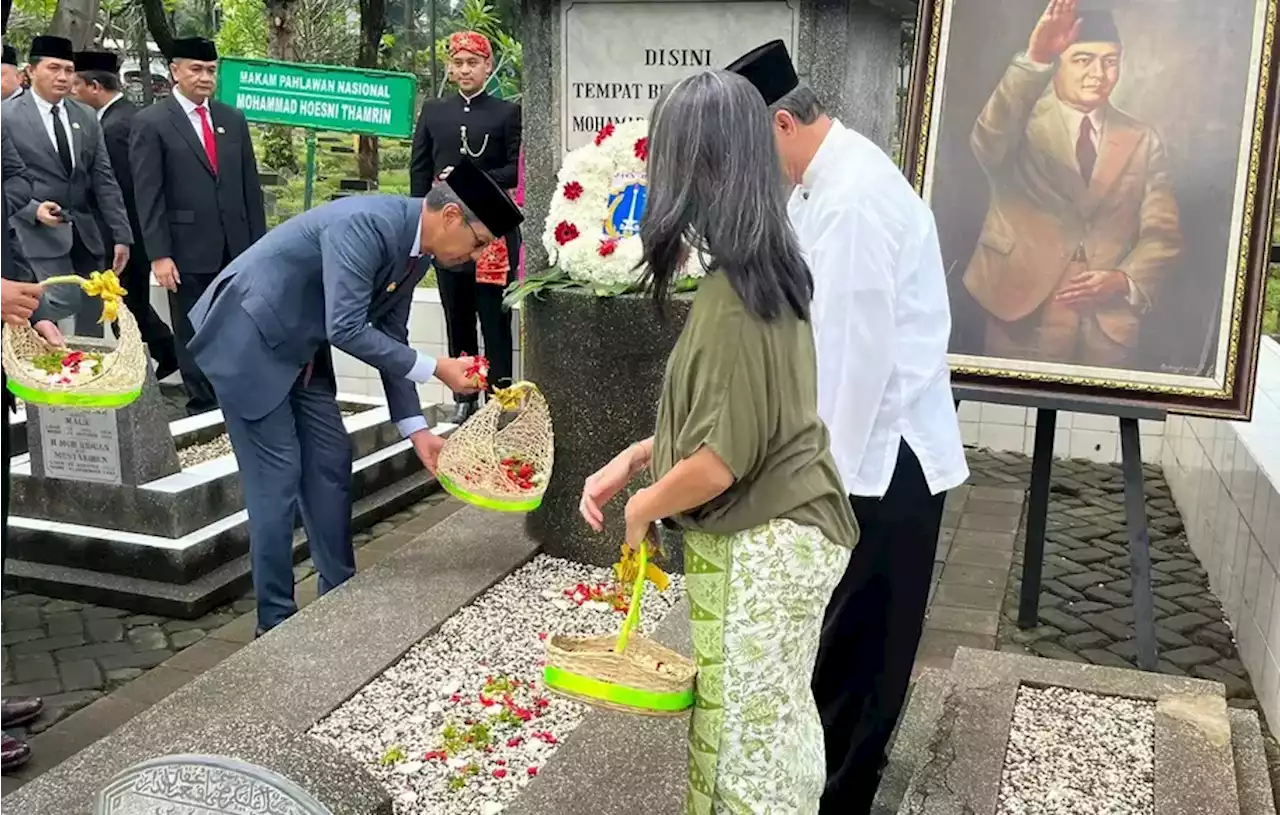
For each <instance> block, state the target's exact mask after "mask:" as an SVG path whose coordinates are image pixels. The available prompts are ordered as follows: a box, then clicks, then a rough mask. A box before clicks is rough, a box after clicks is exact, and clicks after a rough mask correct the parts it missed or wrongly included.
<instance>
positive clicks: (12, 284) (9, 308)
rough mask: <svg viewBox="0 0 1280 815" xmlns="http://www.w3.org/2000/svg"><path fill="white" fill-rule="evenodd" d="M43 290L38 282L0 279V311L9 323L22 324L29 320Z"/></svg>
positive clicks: (38, 303)
mask: <svg viewBox="0 0 1280 815" xmlns="http://www.w3.org/2000/svg"><path fill="white" fill-rule="evenodd" d="M43 293H44V290H43V289H42V288H40V285H39V284H38V283H19V282H18V281H16V280H0V312H2V313H3V318H4V321H5V322H6V323H9V324H10V325H17V326H23V325H26V324H27V323H28V321H30V320H31V312H33V311H35V310H36V306H38V305H40V295H42V294H43Z"/></svg>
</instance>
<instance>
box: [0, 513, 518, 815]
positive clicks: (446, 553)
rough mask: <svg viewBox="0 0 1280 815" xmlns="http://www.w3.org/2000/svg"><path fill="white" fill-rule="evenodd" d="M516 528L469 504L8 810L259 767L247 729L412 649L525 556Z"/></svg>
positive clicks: (274, 721) (87, 800)
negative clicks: (147, 768) (162, 776)
mask: <svg viewBox="0 0 1280 815" xmlns="http://www.w3.org/2000/svg"><path fill="white" fill-rule="evenodd" d="M522 526H523V524H522V522H521V520H520V519H519V518H518V517H507V516H498V515H494V514H492V513H486V512H482V511H480V510H477V509H471V508H468V509H464V510H461V511H459V512H457V513H455V514H454V515H453V516H451V517H450V518H448V519H447V520H445V521H442V522H441V523H440V524H438V525H437V526H435V527H433V528H432V530H431V531H430V533H428V534H423V535H421V536H419V537H417V538H416V539H415V540H414V541H413V542H411V543H408V544H406V545H405V547H404V548H403V549H401V550H400V551H398V552H395V553H394V554H392V555H389V556H388V557H387V558H386V559H384V560H383V561H381V562H380V563H378V564H377V565H376V566H373V567H372V568H369V569H366V570H362V571H361V572H360V573H358V574H357V575H356V576H355V577H354V578H352V580H351V581H349V582H348V583H346V584H345V585H343V586H342V587H340V588H338V589H337V590H335V591H332V592H330V593H328V594H326V595H325V596H323V597H321V598H319V599H318V600H316V601H315V602H314V603H312V604H311V605H309V606H307V607H306V608H304V609H303V610H302V611H300V612H299V613H298V614H297V615H295V616H294V617H292V618H291V619H290V620H289V621H287V622H286V623H285V624H284V625H282V626H280V627H279V628H276V629H274V630H272V631H271V632H270V633H269V634H267V635H266V636H264V637H261V638H259V639H257V640H254V641H253V642H252V643H250V644H249V645H247V646H245V647H244V648H243V649H241V650H240V651H239V652H238V653H236V654H235V655H233V656H231V657H229V658H228V659H227V660H226V661H224V662H222V663H221V664H219V665H218V666H217V667H216V668H214V669H213V670H211V671H209V672H208V673H206V674H204V675H202V676H201V677H199V678H198V679H196V680H194V681H193V682H191V683H190V684H188V685H186V686H185V687H183V688H181V689H180V690H178V691H176V692H174V693H173V694H172V695H170V696H168V697H167V698H165V699H163V700H161V701H160V702H158V703H157V704H156V705H155V706H153V707H151V708H149V709H148V710H146V711H145V712H143V713H141V714H139V715H138V716H136V717H134V718H132V719H131V720H129V721H128V722H126V723H125V724H123V725H121V726H120V727H119V728H118V729H116V730H115V731H114V732H112V733H111V734H110V735H108V736H106V737H105V738H103V739H101V740H100V741H97V742H95V743H94V744H92V745H90V746H89V747H87V748H85V749H84V750H82V751H80V752H79V753H76V754H75V755H73V756H72V757H71V758H69V759H67V760H66V761H64V762H62V763H61V764H59V765H58V766H56V767H53V768H52V769H50V770H48V771H47V772H45V773H43V774H42V775H40V776H39V777H38V778H36V779H35V780H33V781H31V782H30V783H28V784H26V785H25V786H23V787H21V788H20V789H18V790H17V791H16V792H14V793H12V794H10V795H7V796H6V797H5V801H4V803H5V808H6V810H8V809H9V807H12V808H13V809H12V811H13V812H21V813H23V815H68V813H83V812H87V811H89V809H90V806H91V804H92V799H93V796H94V795H95V794H96V792H97V791H98V790H100V789H102V788H103V787H104V786H105V785H106V784H107V783H108V781H109V780H110V779H111V778H113V777H114V776H115V775H116V774H118V773H120V772H122V771H124V770H125V769H127V768H128V767H130V766H132V765H134V764H136V763H138V762H141V761H145V760H148V759H152V758H158V757H161V756H165V755H169V754H173V753H211V754H218V755H231V756H232V757H237V758H245V757H246V756H247V757H249V758H248V760H250V761H255V762H256V763H263V764H265V763H266V759H255V758H253V757H252V755H253V754H251V753H250V751H249V748H247V747H245V746H244V745H245V744H246V742H245V741H244V739H246V738H247V736H246V734H253V733H256V732H259V731H261V730H263V729H264V728H268V727H274V728H277V729H278V730H279V731H281V732H283V733H285V734H288V735H290V736H293V735H298V736H301V735H302V734H304V733H305V732H306V731H307V730H308V729H310V727H311V726H312V725H314V724H315V723H316V722H317V721H319V720H320V719H321V718H322V717H323V716H325V715H326V714H328V713H329V711H331V710H333V709H334V708H335V707H337V706H338V705H339V704H341V703H342V702H343V701H345V700H346V699H348V698H350V697H351V695H352V694H354V693H355V692H356V691H358V690H359V689H360V688H362V687H364V685H365V684H367V683H368V682H369V680H370V679H372V678H374V677H375V676H378V675H380V674H381V673H382V672H383V671H385V670H386V669H387V667H388V666H390V665H391V664H393V663H394V662H396V661H397V660H398V659H400V657H401V656H402V655H403V654H404V652H405V651H406V650H408V648H409V647H410V646H412V645H413V644H414V643H416V642H418V641H419V640H421V639H422V638H423V637H425V636H426V635H427V634H429V633H431V632H432V631H434V630H435V629H436V628H437V627H439V625H440V623H442V622H443V621H444V620H445V619H447V618H448V617H449V616H451V615H452V614H454V613H455V612H456V611H457V610H458V609H460V608H461V607H463V606H464V605H466V604H467V603H469V602H471V601H472V600H474V599H475V598H476V597H478V596H479V595H480V594H482V593H483V592H484V591H486V590H487V589H488V588H489V587H490V586H492V585H493V584H494V583H496V582H498V581H499V580H501V579H502V578H504V577H506V576H507V575H508V574H510V573H511V572H512V571H514V570H515V569H517V568H519V567H520V566H522V565H523V564H524V563H526V562H527V561H528V560H529V559H530V558H532V557H533V555H534V554H535V552H536V551H537V546H536V544H534V543H533V541H532V540H530V539H529V538H528V537H526V536H525V535H524V534H523V532H522ZM227 745H231V748H230V749H225V748H226V747H227ZM272 747H273V742H272V741H271V740H270V739H264V740H263V749H264V751H265V750H269V749H271V748H272ZM294 780H295V781H296V780H298V779H297V778H294ZM335 780H341V776H338V777H336V779H335ZM312 792H313V794H315V791H314V790H312ZM335 811H337V810H335ZM374 811H377V810H374Z"/></svg>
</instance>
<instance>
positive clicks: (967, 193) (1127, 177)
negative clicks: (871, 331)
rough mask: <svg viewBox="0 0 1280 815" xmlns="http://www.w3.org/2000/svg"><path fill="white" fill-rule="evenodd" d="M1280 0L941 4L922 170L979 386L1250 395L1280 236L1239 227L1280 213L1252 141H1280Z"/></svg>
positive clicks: (932, 32)
mask: <svg viewBox="0 0 1280 815" xmlns="http://www.w3.org/2000/svg"><path fill="white" fill-rule="evenodd" d="M1274 1H1275V0H1222V1H1221V2H1220V3H1211V4H1205V3H1198V2H1194V0H1110V2H1106V0H1096V1H1095V2H1090V0H1049V2H1047V3H1046V2H1045V0H934V2H932V3H926V4H925V6H926V8H925V12H924V16H923V17H922V20H924V21H925V22H926V25H924V26H923V27H922V28H923V29H924V30H923V34H922V37H921V40H920V43H921V47H920V52H921V53H920V55H919V57H918V62H917V65H918V69H917V78H916V87H915V89H914V93H913V108H914V110H913V122H912V127H911V133H910V134H909V136H910V137H911V138H910V139H909V141H908V142H907V143H908V145H912V146H918V149H916V150H915V152H914V154H913V155H911V156H910V157H909V164H910V167H909V171H910V172H911V174H912V175H913V178H914V179H915V180H916V181H917V183H918V184H919V186H920V187H921V190H922V192H923V194H924V195H925V197H926V198H927V199H928V200H929V202H930V204H931V206H932V208H933V210H934V213H935V216H936V218H937V221H938V226H939V234H940V238H941V241H942V244H943V247H942V248H943V255H944V260H945V261H946V265H947V269H948V275H949V284H950V291H951V294H952V308H953V317H954V320H953V321H954V324H955V331H954V334H953V338H952V347H951V351H952V361H953V364H954V365H955V366H956V368H957V370H958V371H959V372H960V373H961V374H962V375H968V376H971V377H973V378H975V379H976V380H978V381H980V382H993V383H1001V384H1004V383H1013V384H1015V385H1016V386H1019V387H1031V388H1036V389H1050V390H1060V389H1066V390H1068V391H1069V390H1070V389H1071V388H1073V387H1076V388H1081V389H1088V392H1089V393H1092V394H1096V393H1098V392H1100V391H1101V392H1102V393H1104V394H1105V393H1109V392H1113V391H1114V392H1124V391H1130V392H1131V393H1122V395H1123V396H1125V397H1126V398H1139V399H1148V400H1153V401H1160V400H1163V401H1165V402H1168V403H1169V404H1170V405H1171V406H1172V405H1174V404H1190V403H1199V402H1203V401H1205V400H1212V401H1213V402H1214V403H1215V406H1214V409H1224V404H1223V403H1226V402H1230V403H1232V404H1234V403H1237V402H1239V401H1240V398H1241V393H1239V390H1240V389H1239V387H1238V386H1239V385H1240V384H1242V383H1241V382H1239V381H1237V380H1239V379H1240V377H1239V376H1238V374H1241V373H1244V374H1247V375H1248V376H1249V377H1251V375H1252V368H1251V367H1249V366H1248V364H1247V363H1248V362H1250V361H1251V357H1252V353H1253V349H1254V348H1256V341H1257V340H1256V334H1257V326H1256V319H1251V317H1250V314H1249V313H1248V312H1249V308H1248V307H1249V306H1250V305H1251V303H1256V297H1257V291H1255V290H1254V289H1260V283H1261V270H1262V265H1261V257H1262V256H1263V255H1264V254H1265V252H1266V244H1267V243H1268V242H1269V238H1268V236H1267V234H1266V233H1265V231H1264V232H1263V233H1260V234H1259V235H1258V238H1257V240H1252V238H1253V230H1252V226H1253V225H1252V224H1250V223H1246V221H1245V215H1244V213H1245V211H1246V210H1248V209H1252V214H1253V215H1254V216H1257V214H1258V211H1259V209H1264V210H1265V209H1267V208H1268V205H1269V202H1268V201H1267V200H1266V195H1265V191H1266V190H1268V189H1269V188H1270V183H1269V180H1268V179H1266V178H1263V175H1264V174H1269V173H1270V171H1271V163H1272V161H1271V159H1270V158H1267V159H1261V158H1259V157H1257V156H1256V155H1255V151H1254V150H1253V144H1252V140H1253V139H1254V138H1255V137H1258V138H1263V139H1264V140H1265V141H1267V142H1270V141H1271V140H1272V139H1273V138H1274V134H1273V133H1272V132H1271V131H1272V130H1273V129H1274V122H1273V121H1272V120H1273V118H1274V117H1272V116H1271V115H1269V113H1268V108H1269V107H1270V106H1271V101H1272V99H1271V97H1272V95H1273V92H1272V91H1271V90H1270V89H1269V88H1270V85H1272V84H1273V83H1271V82H1270V76H1269V73H1270V72H1271V68H1270V62H1271V60H1270V55H1269V54H1265V53H1264V51H1265V49H1266V48H1267V47H1269V46H1267V45H1266V42H1267V40H1268V38H1267V37H1266V36H1265V34H1266V33H1267V32H1266V27H1267V26H1270V25H1274V23H1273V21H1271V20H1269V18H1268V15H1267V14H1266V11H1267V6H1268V5H1270V4H1271V3H1273V2H1274ZM930 54H932V55H933V56H935V57H936V60H934V61H933V62H932V65H933V67H932V68H930V67H929V66H930V60H929V59H928V57H929V55H930ZM1264 57H1266V59H1264ZM1264 68H1265V69H1266V70H1264ZM930 71H932V75H930ZM1255 123H1262V124H1265V125H1266V127H1265V128H1263V130H1265V133H1262V135H1261V136H1258V134H1256V133H1255V127H1254V125H1255ZM1246 203H1247V204H1249V205H1250V206H1246ZM1241 258H1243V259H1244V261H1245V262H1243V263H1242V262H1241ZM1238 284H1239V285H1238ZM1254 310H1255V311H1256V309H1254ZM1251 324H1252V325H1251ZM1241 329H1244V331H1242V330H1241ZM1242 365H1244V367H1243V368H1242V367H1241V366H1242ZM1246 401H1247V399H1246Z"/></svg>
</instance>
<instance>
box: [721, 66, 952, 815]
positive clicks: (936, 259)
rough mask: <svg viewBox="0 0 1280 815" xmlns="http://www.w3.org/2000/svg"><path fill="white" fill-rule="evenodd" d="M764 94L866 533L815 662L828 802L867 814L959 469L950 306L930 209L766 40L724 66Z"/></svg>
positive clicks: (831, 401) (824, 411)
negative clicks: (810, 280)
mask: <svg viewBox="0 0 1280 815" xmlns="http://www.w3.org/2000/svg"><path fill="white" fill-rule="evenodd" d="M729 70H731V71H735V72H737V73H739V74H741V75H742V76H744V77H745V78H746V79H748V80H749V81H751V82H752V84H754V85H755V86H756V87H757V89H759V90H760V92H761V94H762V95H763V96H764V98H765V101H766V103H768V104H769V105H770V110H771V113H772V116H773V122H774V132H775V136H776V138H777V144H778V153H779V156H780V158H781V160H782V166H783V170H784V172H785V173H786V175H787V177H788V178H789V179H790V181H791V182H792V183H793V184H795V185H796V186H795V189H794V191H793V192H792V195H791V200H790V202H789V204H788V213H789V215H790V217H791V221H792V225H793V226H794V227H795V230H796V234H797V235H798V237H799V238H800V244H801V246H802V247H803V248H804V250H805V253H806V255H807V257H808V260H809V266H810V268H811V270H812V272H813V278H814V298H813V318H812V320H813V330H814V339H815V342H816V344H817V350H818V412H819V414H820V415H821V416H822V419H823V421H824V422H825V423H826V424H827V427H828V428H829V429H830V431H831V452H832V454H833V455H834V457H835V460H836V466H837V468H838V469H839V470H840V475H841V478H842V479H843V480H844V483H845V487H846V489H847V490H848V492H849V494H850V496H851V501H852V505H853V510H854V514H855V515H856V516H857V519H858V524H859V526H860V528H861V537H860V539H859V542H858V546H857V548H855V549H854V552H853V557H852V559H851V560H850V563H849V567H848V570H847V572H846V573H845V576H844V579H843V580H842V581H841V583H840V586H839V587H838V588H837V589H836V592H835V594H834V596H833V597H832V600H831V604H830V605H829V606H828V609H827V619H826V624H825V626H824V630H823V638H822V644H821V647H820V650H819V653H818V660H817V665H816V668H815V672H814V684H813V689H814V697H815V699H816V701H817V703H818V708H819V711H820V712H821V714H822V721H823V726H824V729H825V732H826V748H827V789H826V792H825V794H824V795H823V799H822V812H823V813H840V815H853V814H855V813H865V812H867V811H868V810H869V809H870V807H871V801H872V798H873V797H874V795H875V791H876V787H877V786H878V784H879V775H880V767H881V764H882V762H883V758H884V749H885V745H886V744H887V742H888V739H889V736H890V734H891V733H892V731H893V727H894V723H895V722H896V721H897V717H898V713H899V711H900V710H901V707H902V703H903V699H904V697H905V695H906V691H907V686H908V683H909V681H910V677H911V666H912V663H913V661H914V659H915V652H916V645H917V643H918V641H919V639H920V632H921V627H922V625H923V621H924V615H925V606H926V604H927V601H928V594H929V583H930V580H931V576H932V571H933V559H934V553H935V549H936V547H937V542H938V532H939V528H940V526H941V522H942V507H943V501H944V498H945V495H946V491H947V490H949V489H951V488H952V487H955V486H958V485H960V484H961V483H962V482H964V481H965V479H967V478H968V477H969V469H968V466H967V464H966V463H965V457H964V447H963V445H962V443H961V441H960V426H959V422H958V421H957V419H956V410H955V403H954V401H953V398H952V395H951V383H950V369H949V367H948V365H947V343H948V340H949V335H950V326H951V314H950V304H949V302H948V299H947V287H946V280H945V276H944V274H943V269H942V258H941V253H940V250H939V247H938V236H937V230H936V227H935V226H934V221H933V215H932V213H930V212H929V208H928V207H927V206H926V205H925V203H924V202H923V201H922V200H921V199H920V197H919V196H918V195H916V193H915V191H914V190H913V189H912V188H911V185H910V184H909V183H908V182H907V180H906V179H905V178H904V177H903V175H902V173H901V172H900V171H899V170H898V168H897V167H896V166H895V165H894V163H893V162H892V161H891V160H890V158H889V157H888V156H887V155H885V153H884V152H883V151H882V150H881V149H880V148H879V147H877V146H876V145H875V144H873V143H872V142H871V141H869V140H867V139H866V138H864V137H862V136H861V135H859V134H858V133H856V132H854V131H852V130H849V129H848V128H846V127H844V126H843V125H841V124H840V123H839V122H838V121H835V120H833V119H832V118H831V117H829V116H828V115H827V114H826V112H825V111H824V110H823V107H822V104H821V102H820V101H819V100H818V98H817V96H816V95H815V94H814V93H813V91H812V90H810V89H808V88H806V87H803V86H801V85H800V84H799V80H798V78H797V77H796V74H795V69H794V68H793V66H792V64H791V59H790V57H789V56H788V55H787V50H786V46H785V45H784V44H783V43H782V42H781V41H776V42H773V43H769V44H768V45H766V46H763V47H762V48H760V49H757V50H756V51H753V52H752V53H750V54H748V55H746V56H744V57H743V58H742V59H740V60H738V61H737V62H735V63H734V64H733V65H731V66H730V68H729Z"/></svg>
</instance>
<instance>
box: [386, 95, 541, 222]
mask: <svg viewBox="0 0 1280 815" xmlns="http://www.w3.org/2000/svg"><path fill="white" fill-rule="evenodd" d="M521 121H522V120H521V113H520V106H519V105H517V104H515V103H514V102H508V101H506V100H505V99H499V98H498V97H496V96H492V95H490V94H487V93H483V94H480V95H479V96H476V97H474V98H472V99H470V100H467V99H464V98H463V97H462V96H461V95H459V94H457V93H453V94H450V95H447V96H443V97H441V98H439V99H428V100H427V101H426V102H424V103H423V104H422V112H421V113H420V114H419V115H418V128H417V130H416V131H415V132H414V134H413V151H412V153H411V154H410V161H409V194H410V195H411V196H413V197H414V198H421V197H423V196H425V195H426V194H427V193H428V192H429V191H430V190H431V185H432V184H433V183H434V182H435V178H436V176H437V175H439V174H440V173H441V172H443V171H444V169H445V168H446V167H452V166H454V165H455V164H457V163H458V161H459V159H460V158H461V157H462V147H463V144H462V134H461V130H462V128H463V127H466V129H467V148H468V155H469V156H470V158H471V160H472V161H473V162H474V163H475V165H476V166H477V167H479V168H480V169H481V170H484V171H485V172H486V173H488V174H489V176H490V177H491V178H492V179H493V180H494V182H495V183H497V185H498V186H499V187H502V188H503V189H504V190H514V189H515V188H516V185H517V184H519V183H520V172H519V171H520V137H521V133H520V129H521ZM477 153H478V154H479V155H476V154H477Z"/></svg>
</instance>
